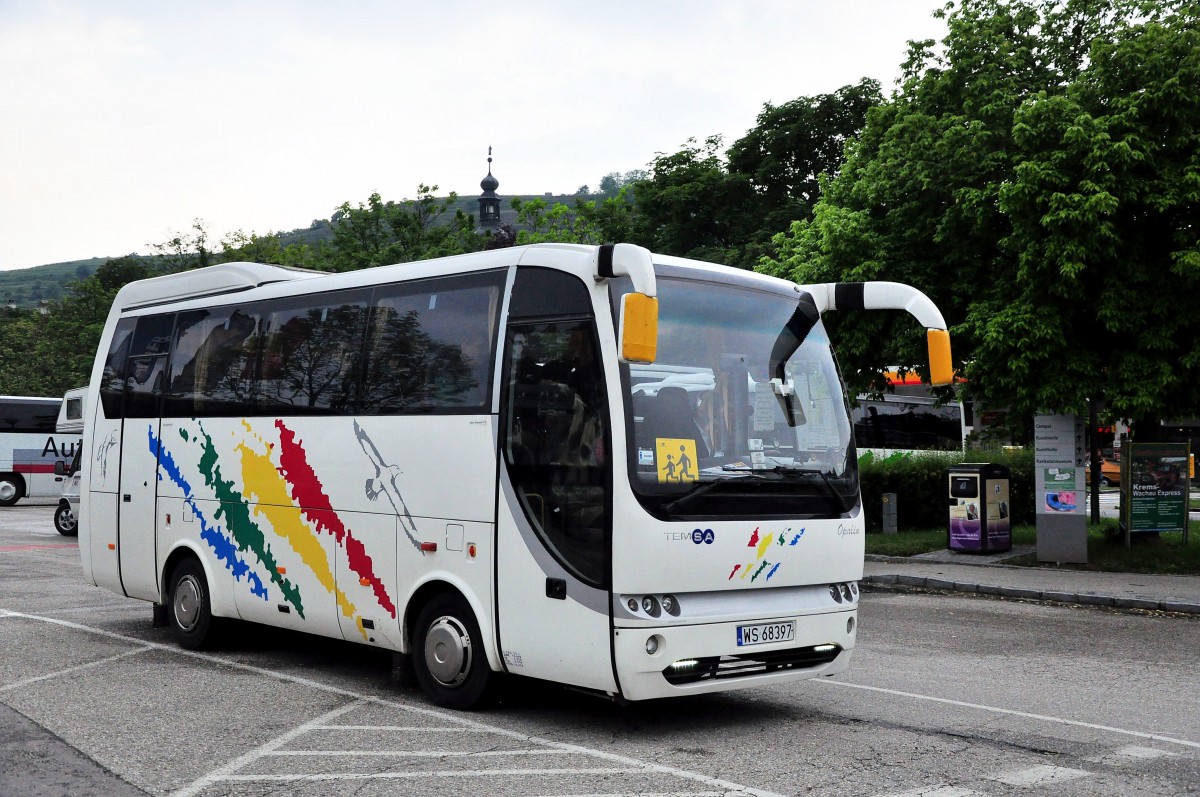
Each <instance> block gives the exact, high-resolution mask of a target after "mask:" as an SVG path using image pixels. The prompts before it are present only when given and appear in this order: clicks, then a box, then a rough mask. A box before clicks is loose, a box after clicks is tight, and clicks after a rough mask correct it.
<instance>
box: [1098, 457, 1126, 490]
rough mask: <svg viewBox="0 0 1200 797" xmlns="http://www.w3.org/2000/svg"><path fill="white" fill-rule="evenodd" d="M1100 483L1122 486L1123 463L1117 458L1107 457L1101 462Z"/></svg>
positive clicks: (1103, 485)
mask: <svg viewBox="0 0 1200 797" xmlns="http://www.w3.org/2000/svg"><path fill="white" fill-rule="evenodd" d="M1100 485H1101V486H1102V487H1120V486H1121V463H1120V462H1117V461H1116V460H1115V459H1106V460H1103V461H1102V462H1101V463H1100Z"/></svg>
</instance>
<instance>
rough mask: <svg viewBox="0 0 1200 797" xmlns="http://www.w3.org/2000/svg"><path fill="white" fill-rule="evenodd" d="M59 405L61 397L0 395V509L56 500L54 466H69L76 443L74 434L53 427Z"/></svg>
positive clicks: (58, 477) (59, 481)
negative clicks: (23, 502) (24, 501)
mask: <svg viewBox="0 0 1200 797" xmlns="http://www.w3.org/2000/svg"><path fill="white" fill-rule="evenodd" d="M61 406H62V399H61V398H45V397H40V396H0V506H12V505H13V504H15V503H17V502H18V501H20V500H21V499H22V498H57V497H58V494H59V492H61V490H62V481H63V477H62V476H61V475H57V474H56V473H55V463H58V462H62V463H64V464H69V463H70V461H71V458H72V457H73V456H75V447H76V446H77V445H78V444H79V435H78V433H75V434H59V433H58V432H57V430H56V428H55V425H56V422H57V420H58V417H59V410H60V408H61Z"/></svg>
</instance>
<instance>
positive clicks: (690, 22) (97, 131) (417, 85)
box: [0, 0, 945, 269]
mask: <svg viewBox="0 0 1200 797" xmlns="http://www.w3.org/2000/svg"><path fill="white" fill-rule="evenodd" d="M940 5H941V3H940V0H839V1H838V2H830V1H829V0H778V1H776V0H739V1H738V2H720V0H688V1H687V2H675V0H635V1H630V2H627V1H626V0H604V1H603V2H586V3H585V2H575V1H574V0H565V1H564V0H560V1H559V2H526V1H525V0H509V1H508V2H504V3H495V2H493V3H483V2H466V0H424V2H420V3H416V2H407V1H405V2H400V1H399V0H393V1H392V2H385V0H370V1H367V0H363V1H362V2H336V3H335V2H330V0H324V1H323V2H314V1H310V0H279V2H269V1H264V2H245V1H244V0H243V1H240V2H225V1H224V0H208V1H206V2H202V3H197V2H187V3H185V2H173V1H171V0H157V1H155V0H145V2H134V1H133V0H105V2H90V1H89V0H44V1H42V2H39V1H38V0H0V269H11V268H24V267H28V266H35V265H41V264H44V263H55V262H62V261H68V260H76V259H82V258H88V257H113V256H119V255H123V254H128V253H130V252H140V253H144V252H146V251H147V245H148V244H151V243H159V242H163V241H165V240H167V239H168V238H170V237H171V235H172V234H173V233H175V232H184V231H187V230H188V229H189V228H190V226H191V224H192V222H193V220H194V219H201V220H203V222H204V223H205V225H206V226H207V228H208V230H209V233H210V236H211V237H212V238H214V239H216V240H219V239H220V238H221V237H222V236H223V235H225V234H226V233H228V232H230V231H232V230H239V229H240V230H243V231H245V232H251V231H253V232H258V233H266V232H270V231H280V230H290V229H294V228H296V227H305V226H307V225H308V224H309V223H310V222H311V221H312V220H313V219H318V218H328V217H329V216H330V215H331V214H332V212H333V211H334V209H335V208H336V207H337V206H338V205H339V204H341V203H342V202H346V201H349V202H352V203H358V202H361V201H364V200H365V199H366V198H367V197H368V196H369V195H370V194H371V192H373V191H378V192H379V193H380V194H381V195H382V196H383V197H384V198H385V199H397V200H398V199H404V198H409V197H412V196H414V195H415V193H416V189H417V186H418V184H420V183H426V184H430V185H437V186H439V187H440V193H446V192H449V191H457V192H458V193H459V194H462V195H474V194H477V193H478V192H479V181H480V179H481V178H482V177H483V176H484V174H485V173H486V170H487V164H486V158H487V148H488V146H489V145H490V146H492V147H494V157H495V163H494V167H493V171H494V174H495V176H496V177H497V179H499V180H500V189H499V193H500V194H501V195H502V196H503V195H506V194H514V193H542V192H546V191H551V192H554V193H569V192H572V191H574V190H575V189H576V188H577V187H578V186H580V185H583V184H589V185H592V186H596V185H597V184H598V182H599V180H600V178H601V177H602V176H603V175H605V174H607V173H609V172H614V171H616V172H625V171H628V170H630V169H640V168H645V167H646V164H647V163H649V162H650V161H651V160H652V159H653V158H654V156H655V153H658V152H675V151H677V150H678V149H679V148H680V145H681V144H683V143H684V142H685V141H686V140H687V139H688V138H689V137H695V138H697V139H702V138H704V137H706V136H709V135H713V134H721V135H723V136H724V137H725V141H726V143H727V144H728V143H732V142H733V141H734V140H735V139H737V138H738V137H740V136H741V135H742V134H744V133H745V132H746V130H748V129H749V128H750V127H752V126H753V125H754V123H755V117H756V115H757V114H758V112H759V111H760V110H761V109H762V106H763V103H766V102H772V103H776V104H778V103H783V102H787V101H788V100H791V99H795V98H796V97H799V96H801V95H812V94H823V93H828V92H832V91H835V90H837V89H838V88H839V87H841V86H844V85H847V84H850V83H856V82H858V81H859V80H860V79H861V78H863V77H873V78H876V79H878V80H880V81H881V82H882V83H883V84H884V88H885V91H886V90H890V88H891V87H892V84H893V81H894V80H895V79H896V77H897V76H898V74H899V65H900V63H901V62H902V61H903V59H904V54H905V50H906V42H907V41H908V40H909V39H924V38H941V37H942V36H943V35H944V31H945V26H944V23H942V22H941V21H939V20H935V19H933V17H932V12H933V10H934V9H935V8H936V7H938V6H940Z"/></svg>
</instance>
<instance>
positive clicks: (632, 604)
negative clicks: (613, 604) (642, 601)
mask: <svg viewBox="0 0 1200 797" xmlns="http://www.w3.org/2000/svg"><path fill="white" fill-rule="evenodd" d="M625 605H626V606H628V607H629V611H631V612H636V611H637V609H638V602H637V598H630V599H629V602H628V603H626V604H625Z"/></svg>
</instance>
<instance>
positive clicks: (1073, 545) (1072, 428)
mask: <svg viewBox="0 0 1200 797" xmlns="http://www.w3.org/2000/svg"><path fill="white" fill-rule="evenodd" d="M1083 431H1084V430H1083V420H1082V419H1081V418H1079V417H1078V416H1076V415H1073V414H1057V413H1056V414H1048V415H1035V416H1033V446H1034V452H1033V459H1034V482H1035V484H1034V487H1035V489H1036V491H1037V506H1036V511H1037V515H1036V517H1037V556H1038V561H1041V562H1076V563H1085V562H1087V516H1086V515H1085V513H1084V503H1085V501H1084V495H1085V492H1084V478H1085V473H1086V469H1085V467H1084V463H1085V461H1086V451H1085V448H1084V436H1083Z"/></svg>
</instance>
